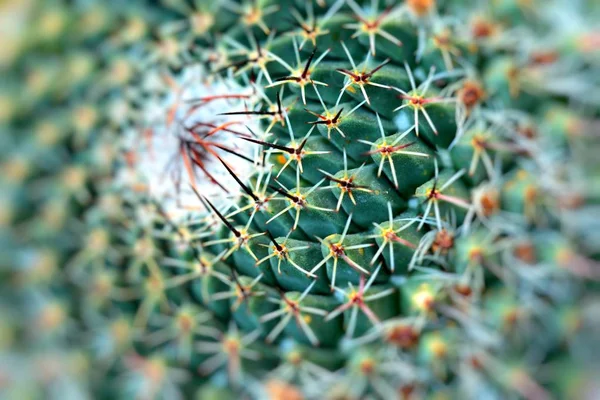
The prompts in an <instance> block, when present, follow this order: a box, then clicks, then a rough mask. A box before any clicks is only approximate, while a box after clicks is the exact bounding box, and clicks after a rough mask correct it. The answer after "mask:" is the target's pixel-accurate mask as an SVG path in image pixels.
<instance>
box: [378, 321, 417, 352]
mask: <svg viewBox="0 0 600 400" xmlns="http://www.w3.org/2000/svg"><path fill="white" fill-rule="evenodd" d="M418 340H419V333H418V332H417V331H416V330H415V329H414V328H413V327H412V326H409V325H396V326H394V327H392V328H391V329H390V330H389V331H388V332H387V335H386V341H387V342H389V343H392V344H394V345H396V346H398V347H401V348H410V347H413V346H414V345H415V344H417V341H418Z"/></svg>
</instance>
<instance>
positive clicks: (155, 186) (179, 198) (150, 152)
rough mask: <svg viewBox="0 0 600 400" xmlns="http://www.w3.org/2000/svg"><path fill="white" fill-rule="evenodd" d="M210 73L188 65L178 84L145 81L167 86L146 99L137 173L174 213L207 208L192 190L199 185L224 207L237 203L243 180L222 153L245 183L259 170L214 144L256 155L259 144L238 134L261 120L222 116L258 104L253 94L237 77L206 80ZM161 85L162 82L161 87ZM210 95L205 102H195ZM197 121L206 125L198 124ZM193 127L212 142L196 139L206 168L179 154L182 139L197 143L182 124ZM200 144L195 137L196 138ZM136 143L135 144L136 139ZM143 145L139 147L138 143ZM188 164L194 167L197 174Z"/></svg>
mask: <svg viewBox="0 0 600 400" xmlns="http://www.w3.org/2000/svg"><path fill="white" fill-rule="evenodd" d="M207 76H208V75H207V74H206V73H205V71H204V69H203V68H202V67H200V66H191V67H187V68H186V69H185V70H184V71H183V73H182V76H181V77H180V78H179V79H177V82H176V84H175V85H173V83H171V84H168V82H167V81H166V80H165V79H164V78H161V77H159V76H157V75H153V76H152V78H150V79H149V82H147V86H149V87H152V88H154V89H160V90H162V91H164V90H165V89H168V93H169V94H168V96H167V98H166V99H164V98H162V99H158V98H156V99H150V100H148V99H145V106H144V110H143V113H144V119H145V123H146V126H147V127H148V129H147V130H146V131H145V132H143V133H142V135H141V136H142V137H140V134H139V132H138V134H137V138H136V139H134V140H137V142H138V144H139V141H143V147H142V148H143V150H141V151H137V156H136V167H135V172H134V173H135V174H136V175H138V176H140V177H141V178H142V181H143V183H145V185H146V189H147V191H148V192H149V194H150V195H151V196H152V197H153V198H155V199H157V200H158V201H159V202H160V204H161V206H162V208H163V209H164V210H165V211H166V212H167V213H169V214H170V215H172V216H174V217H176V216H179V215H181V214H186V213H187V212H188V211H192V210H202V209H204V207H203V206H202V203H201V202H200V200H199V199H198V197H197V195H196V194H195V193H194V191H193V189H192V184H194V185H195V187H196V189H197V190H198V192H199V193H200V194H201V195H202V196H205V197H207V198H209V199H210V201H211V202H212V203H213V204H215V206H217V207H220V208H222V209H223V208H226V205H231V204H233V203H235V202H236V201H237V200H238V199H239V196H240V194H241V193H242V192H241V188H240V186H239V184H238V183H237V182H236V181H235V180H234V178H233V177H232V176H231V174H230V173H229V172H228V171H227V170H226V169H225V167H224V166H223V165H222V164H221V162H220V161H219V160H218V158H217V157H216V155H218V156H219V157H220V158H221V159H222V160H224V161H225V162H227V163H228V165H229V166H230V168H231V169H232V170H233V171H234V172H235V174H236V176H237V177H238V178H239V179H240V180H241V181H242V182H246V181H247V180H248V177H249V176H250V174H251V173H252V172H253V171H254V170H255V168H256V167H255V165H254V164H253V163H252V162H250V161H247V160H244V159H242V158H240V157H238V156H236V155H235V154H231V153H229V152H227V151H225V150H223V149H221V148H219V147H218V146H216V145H221V146H224V147H227V148H228V149H230V150H232V151H234V152H235V153H237V154H240V155H243V156H245V157H248V158H250V159H252V160H254V159H256V154H257V150H258V149H257V146H254V145H252V144H251V143H249V142H248V141H245V140H242V139H241V138H240V133H241V134H248V133H249V131H248V129H247V128H246V126H247V127H249V128H250V129H252V131H254V132H256V131H257V126H256V125H257V122H256V121H253V120H252V119H251V118H249V117H247V116H240V115H236V116H223V115H219V114H221V113H224V112H232V111H243V110H245V109H247V107H251V105H252V104H254V99H251V98H249V97H247V96H248V95H251V90H250V89H248V88H241V87H239V86H238V85H237V84H235V82H233V81H229V80H225V81H219V82H210V83H209V82H207ZM161 86H162V87H161ZM223 95H228V96H231V95H242V96H244V98H241V99H235V98H219V99H211V100H209V99H208V98H209V97H210V96H223ZM197 99H206V100H204V101H200V100H198V101H195V100H197ZM228 123H233V124H231V125H228V127H227V128H228V129H229V130H231V131H235V132H230V131H228V130H225V129H220V130H216V132H215V133H214V134H211V135H209V136H207V134H208V132H209V131H211V130H215V127H218V126H222V125H223V124H228ZM199 124H208V125H203V126H198V125H199ZM194 126H198V128H197V129H195V131H196V132H198V135H197V137H199V138H201V139H202V140H205V141H206V142H210V145H198V144H193V145H192V146H194V148H196V149H198V150H199V151H200V152H201V156H200V157H199V158H200V160H201V162H202V163H203V167H204V170H202V169H201V168H199V167H198V166H197V165H194V164H193V163H192V162H191V160H190V159H189V157H185V156H183V155H182V154H181V151H180V146H181V140H182V139H183V140H186V141H189V142H190V143H191V142H195V137H194V135H192V134H191V133H189V132H188V131H186V130H185V128H184V127H187V128H192V127H194ZM195 143H196V142H195ZM132 145H133V146H134V147H135V144H134V143H132ZM138 148H139V146H138ZM185 158H187V159H188V162H189V164H188V166H189V165H191V168H192V169H193V177H192V176H190V172H189V168H188V167H186V162H185V161H184V159H185Z"/></svg>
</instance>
